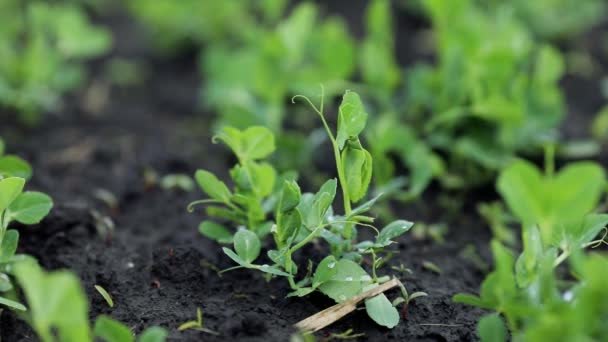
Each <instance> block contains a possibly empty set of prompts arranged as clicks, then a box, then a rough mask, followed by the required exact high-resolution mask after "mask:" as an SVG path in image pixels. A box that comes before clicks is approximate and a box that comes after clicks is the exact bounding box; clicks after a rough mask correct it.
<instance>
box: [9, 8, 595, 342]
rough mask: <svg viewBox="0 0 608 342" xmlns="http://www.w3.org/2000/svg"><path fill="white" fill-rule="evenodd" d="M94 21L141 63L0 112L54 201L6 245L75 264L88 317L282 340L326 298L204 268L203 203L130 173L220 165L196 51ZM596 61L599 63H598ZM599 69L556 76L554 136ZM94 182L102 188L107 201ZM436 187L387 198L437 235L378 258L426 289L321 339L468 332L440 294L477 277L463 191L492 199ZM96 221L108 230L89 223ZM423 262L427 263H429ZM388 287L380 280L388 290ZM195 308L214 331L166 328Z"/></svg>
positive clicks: (94, 67)
mask: <svg viewBox="0 0 608 342" xmlns="http://www.w3.org/2000/svg"><path fill="white" fill-rule="evenodd" d="M336 3H340V2H336ZM330 4H332V5H328V6H326V8H327V10H328V11H329V12H340V11H341V10H340V9H342V11H343V14H344V15H345V16H346V17H347V18H348V20H349V23H350V24H351V26H353V27H354V29H353V30H354V31H355V32H360V31H361V29H360V25H361V22H360V21H361V15H360V14H357V13H358V12H356V11H354V10H351V8H354V7H349V6H348V5H335V4H334V3H333V2H330ZM346 9H348V10H346ZM398 17H399V22H398V24H397V26H398V27H397V29H398V37H406V38H404V41H405V42H406V43H403V42H401V40H399V41H400V43H398V46H399V56H400V59H402V60H403V61H404V63H408V62H411V61H414V60H416V59H417V58H418V57H421V58H425V56H424V55H425V53H424V51H423V49H418V48H417V47H416V46H415V44H414V42H416V38H415V37H416V35H417V34H418V33H420V32H423V30H424V28H425V25H426V24H425V23H424V22H423V21H421V20H419V19H412V20H413V24H412V23H411V22H410V21H408V18H410V17H409V16H408V15H405V14H402V13H398ZM103 22H104V23H105V24H107V25H109V26H110V27H111V29H112V30H113V31H114V33H115V35H114V37H115V49H114V51H113V52H112V54H111V56H110V57H117V56H119V57H126V58H137V59H138V60H141V61H143V62H144V63H145V65H146V66H147V70H148V72H147V77H146V80H145V82H143V83H141V84H139V85H136V86H131V87H127V88H125V87H118V86H110V85H108V84H109V83H108V82H107V80H106V79H105V78H104V74H103V72H102V70H103V68H102V67H101V66H102V65H103V63H104V62H105V61H107V60H108V58H110V57H107V58H104V59H102V60H100V61H95V62H93V63H91V65H90V71H91V82H90V83H89V85H88V86H86V87H83V89H82V90H80V91H78V92H77V93H76V94H74V95H72V96H71V97H70V98H69V99H68V100H67V101H66V104H65V106H64V107H63V108H62V110H58V111H57V112H56V113H54V114H51V115H48V116H47V117H46V118H45V119H44V120H43V122H42V123H41V125H39V126H36V127H35V128H26V127H23V126H21V125H18V124H16V123H14V122H9V123H8V124H6V125H4V124H3V126H2V127H0V134H1V135H2V136H4V138H5V139H6V140H7V141H8V143H9V151H10V152H13V153H18V154H20V155H22V156H23V157H25V158H27V159H28V160H29V161H31V163H32V164H33V167H34V170H35V175H34V178H33V180H32V182H31V184H30V188H31V189H36V190H41V191H45V192H47V193H48V194H49V195H51V196H52V197H53V198H54V200H55V208H54V209H53V211H52V213H51V214H50V215H49V216H48V217H47V218H46V219H45V220H44V221H43V222H42V223H40V224H39V225H37V226H32V227H19V229H20V230H21V236H22V241H21V243H20V252H22V253H28V254H31V255H34V256H35V257H37V258H38V259H39V260H40V263H41V264H42V265H43V266H44V267H45V268H47V269H49V270H54V269H62V268H67V269H70V270H73V271H74V272H76V273H77V274H78V276H79V277H80V278H81V279H82V283H83V286H84V288H85V290H86V292H87V295H88V297H89V299H90V306H91V310H90V311H91V319H94V318H95V317H97V316H98V315H100V314H107V315H111V316H112V317H113V318H115V319H118V320H120V321H122V322H125V323H126V324H127V325H128V326H129V327H131V328H132V329H133V330H134V331H136V332H140V331H141V330H143V329H144V328H145V327H149V326H152V325H161V326H163V327H166V328H168V329H169V330H170V337H169V341H232V340H239V341H286V340H288V339H289V338H290V336H291V335H292V334H293V333H294V332H295V331H294V329H293V327H292V326H293V324H294V323H296V322H298V321H300V320H302V319H304V318H306V317H308V316H310V315H312V314H314V313H316V312H318V311H321V310H323V309H325V308H327V307H328V306H330V305H332V304H333V303H332V302H331V300H329V299H327V298H325V297H324V296H322V295H320V294H314V295H312V296H309V297H307V298H286V295H287V293H288V286H287V285H286V283H285V282H284V281H282V280H281V279H277V280H272V281H270V282H266V281H265V280H264V279H263V278H262V277H260V275H259V274H256V273H251V272H248V271H245V270H236V271H232V272H228V273H224V274H222V275H221V276H220V275H219V274H218V272H217V270H218V269H224V268H227V267H230V266H232V265H231V263H230V261H229V260H228V259H227V258H226V257H225V256H224V255H223V253H222V251H221V248H220V246H218V245H216V244H215V243H213V242H211V241H209V240H207V239H205V238H204V237H203V236H201V235H200V234H199V233H198V231H197V227H198V224H199V223H200V221H201V220H202V219H204V214H203V213H201V212H195V213H193V214H190V213H188V212H187V211H186V207H187V205H188V203H189V202H190V201H192V200H195V199H198V198H200V197H202V194H201V193H200V192H199V191H194V192H192V193H188V192H183V191H180V190H163V189H161V188H159V187H158V186H156V185H155V184H154V182H153V181H151V180H150V179H151V178H150V177H149V176H148V177H145V176H144V175H146V174H147V175H150V174H151V173H152V172H151V171H152V170H153V171H154V172H156V173H157V174H159V175H166V174H172V173H186V174H192V173H193V172H194V171H195V170H196V169H197V168H205V169H208V170H211V171H214V172H217V173H218V174H221V175H224V178H226V177H227V173H226V170H227V169H228V168H229V166H230V165H231V163H232V162H233V160H232V158H231V156H230V154H229V153H228V151H226V149H224V148H222V147H221V146H217V145H213V144H211V137H210V131H211V129H210V124H211V122H212V121H213V117H214V116H213V113H208V112H204V110H201V109H200V108H201V104H200V103H198V101H197V98H198V95H199V84H200V79H199V76H198V72H197V65H196V55H195V54H194V53H187V52H186V53H183V54H182V55H181V56H180V57H176V58H159V57H155V56H154V55H153V54H152V53H151V49H150V47H149V46H148V45H147V44H146V42H144V41H142V39H140V38H141V28H139V27H136V26H134V25H133V24H132V20H131V19H130V18H128V17H126V16H125V15H124V14H121V13H112V14H111V15H110V16H109V17H108V18H104V19H103ZM604 28H605V27H604ZM605 32H606V30H605V29H604V30H596V31H594V32H592V33H591V34H590V38H587V39H584V40H582V41H581V43H580V44H581V45H582V47H583V48H585V49H587V51H593V49H594V45H593V44H592V42H593V38H591V37H593V36H598V35H603V34H605ZM593 53H594V54H595V53H597V54H603V53H605V52H602V51H599V52H598V51H593ZM601 58H603V59H604V60H605V59H606V56H605V55H602V57H601ZM599 67H600V71H602V70H604V71H605V70H606V69H605V68H604V67H605V65H604V66H601V65H600V66H599ZM599 75H601V73H599V72H598V75H594V76H592V77H580V76H569V77H567V78H566V80H565V81H564V89H565V90H566V91H567V94H568V101H569V102H568V103H569V106H570V116H569V117H568V119H567V121H566V122H567V124H566V125H564V127H565V128H564V134H565V135H566V136H569V137H575V138H580V137H584V136H585V135H586V133H585V132H586V127H587V126H586V125H587V124H588V122H589V118H590V115H584V113H587V114H590V113H595V112H596V111H597V110H598V109H599V107H600V106H601V104H602V103H601V102H602V100H601V95H600V91H599V87H598V86H597V85H598V83H599V78H600V77H599ZM604 75H605V73H604ZM581 89H583V90H581ZM581 91H584V93H583V94H582V95H581ZM83 99H85V100H83ZM5 114H6V113H5ZM8 114H9V115H8V117H11V114H10V113H8ZM5 116H6V115H5ZM602 159H604V160H605V158H602ZM319 167H320V168H321V169H328V168H329V167H327V166H324V165H320V166H319ZM104 194H105V195H104ZM108 194H112V196H111V197H113V198H112V199H111V200H108V199H107V197H108ZM104 198H106V199H104ZM446 198H447V200H448V201H460V200H462V198H461V197H453V198H452V197H449V196H447V197H446V196H445V195H440V192H439V191H438V189H431V191H429V193H428V194H427V195H425V196H424V198H423V199H421V200H420V201H417V202H416V203H410V204H398V205H395V206H394V207H393V210H394V212H395V213H396V214H397V215H398V216H399V217H402V218H405V219H408V220H412V221H418V222H420V221H425V222H442V221H446V222H449V224H448V228H449V232H448V234H447V235H446V237H445V242H443V243H438V242H436V241H432V240H429V239H420V240H418V239H415V238H414V237H412V235H411V234H409V235H406V236H405V237H403V238H402V239H401V240H400V242H399V244H397V245H395V246H393V247H394V249H395V250H398V252H399V253H398V254H396V256H395V257H394V258H393V259H391V261H390V263H389V266H395V267H400V266H402V265H403V266H404V267H405V268H409V269H410V270H411V272H399V271H395V270H393V269H391V268H389V267H387V268H385V269H384V271H385V272H392V273H394V275H396V276H398V277H399V278H400V279H401V280H402V281H403V282H404V284H405V285H406V287H407V289H408V291H410V293H411V292H414V291H424V292H427V293H428V294H429V296H428V297H425V298H419V299H417V300H415V301H414V302H412V303H411V304H410V306H409V308H408V310H407V312H406V313H404V319H402V322H401V323H400V324H399V325H398V326H397V327H396V328H395V329H393V330H388V329H384V328H381V327H379V326H377V325H375V324H374V323H373V322H372V321H371V320H370V319H369V318H368V317H366V314H365V312H364V311H361V310H360V311H357V312H355V313H353V314H351V315H350V316H348V317H346V318H345V319H343V320H341V321H340V322H338V323H336V324H334V325H332V326H331V327H329V328H327V329H325V330H323V331H322V332H320V333H318V334H317V337H318V338H320V339H324V338H325V339H329V337H330V334H331V333H341V332H344V331H346V330H348V329H353V331H354V333H357V334H364V336H362V337H360V338H359V339H360V340H369V341H384V340H396V341H471V340H476V339H477V337H476V334H475V326H476V322H477V320H478V319H479V318H480V316H481V315H483V313H484V312H483V311H481V310H478V309H475V308H471V307H468V306H463V305H459V304H455V303H453V302H452V301H451V297H452V296H453V295H454V294H456V293H460V292H469V293H477V291H478V288H479V285H480V283H481V282H482V280H483V278H484V270H483V267H481V266H482V265H479V263H476V262H474V261H472V260H471V259H470V258H467V257H465V256H464V255H463V253H462V251H463V250H464V249H465V248H466V247H467V246H474V247H475V248H476V250H477V253H478V254H479V255H480V257H481V259H482V261H483V262H484V263H486V264H491V259H490V253H489V251H488V248H487V245H488V242H489V240H490V238H491V234H490V232H489V229H488V228H487V227H486V225H485V224H484V222H483V221H482V220H481V219H480V218H479V217H478V216H477V215H476V214H475V203H476V201H479V200H489V199H493V198H495V194H494V192H493V191H492V187H491V186H489V187H487V188H485V189H481V190H479V191H477V192H475V193H472V194H469V195H467V197H466V199H467V200H466V204H465V206H464V208H463V209H462V210H461V211H460V212H459V213H458V215H457V216H453V215H447V214H446V211H445V210H444V209H442V207H441V206H440V205H439V204H438V203H439V202H442V201H443V202H444V201H446ZM108 221H111V222H112V223H113V226H114V230H113V232H112V233H111V234H103V232H102V230H103V228H104V227H107V226H108V224H107V223H108ZM319 248H321V249H322V247H316V246H313V247H311V248H309V249H307V250H305V251H304V253H303V254H304V255H303V256H302V259H303V260H305V259H306V258H307V257H308V256H310V257H311V258H316V257H315V254H317V255H318V253H324V251H322V250H319ZM429 263H432V264H434V265H436V266H437V267H438V268H439V270H440V271H441V272H437V271H434V270H432V269H431V268H430V267H428V264H429ZM94 285H101V286H102V287H104V288H105V289H106V290H108V292H109V293H110V294H111V295H112V297H113V299H114V302H115V304H116V305H115V307H114V308H109V307H108V305H107V304H106V303H105V301H104V300H103V298H102V297H101V296H100V295H99V294H98V293H97V292H96V291H95V289H94ZM397 294H398V293H397V292H389V297H390V296H396V295H397ZM197 308H201V309H202V311H203V316H204V326H205V327H206V328H208V329H211V330H213V331H215V332H217V335H213V334H208V333H202V332H195V331H187V332H178V331H177V329H176V328H177V327H178V326H179V325H180V324H181V323H184V322H186V321H189V320H192V319H194V318H195V317H196V310H197ZM0 338H1V339H2V341H9V342H18V341H36V340H37V338H36V337H35V334H34V333H33V332H32V331H31V330H30V329H29V328H28V327H27V325H26V324H24V323H23V322H21V321H20V320H18V319H17V318H16V317H15V316H14V315H13V314H12V313H10V312H3V313H2V315H1V317H0Z"/></svg>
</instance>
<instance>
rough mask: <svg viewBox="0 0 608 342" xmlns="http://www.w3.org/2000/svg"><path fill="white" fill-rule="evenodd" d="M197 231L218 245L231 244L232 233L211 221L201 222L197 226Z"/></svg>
mask: <svg viewBox="0 0 608 342" xmlns="http://www.w3.org/2000/svg"><path fill="white" fill-rule="evenodd" d="M198 231H199V232H200V233H201V234H203V235H204V236H206V237H207V238H209V239H211V240H215V241H217V242H219V243H225V244H230V243H232V233H231V232H230V231H229V230H228V229H227V228H226V227H224V226H222V225H220V224H217V223H215V222H211V221H203V222H201V224H200V225H199V226H198Z"/></svg>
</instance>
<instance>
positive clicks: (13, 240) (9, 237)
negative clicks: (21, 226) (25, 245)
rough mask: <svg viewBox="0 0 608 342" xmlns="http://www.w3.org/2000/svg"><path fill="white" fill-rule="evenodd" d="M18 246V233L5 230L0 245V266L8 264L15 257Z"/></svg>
mask: <svg viewBox="0 0 608 342" xmlns="http://www.w3.org/2000/svg"><path fill="white" fill-rule="evenodd" d="M18 244H19V232H18V231H16V230H14V229H9V230H7V231H6V234H5V235H4V239H3V240H2V245H0V264H3V263H6V262H8V261H9V260H10V259H11V258H12V257H13V255H15V252H16V251H17V245H18Z"/></svg>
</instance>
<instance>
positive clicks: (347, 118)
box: [336, 91, 367, 150]
mask: <svg viewBox="0 0 608 342" xmlns="http://www.w3.org/2000/svg"><path fill="white" fill-rule="evenodd" d="M366 123H367V112H366V111H365V108H364V107H363V102H361V98H360V97H359V95H358V94H357V93H355V92H352V91H347V92H346V93H345V94H344V96H343V98H342V103H341V104H340V108H339V114H338V135H337V137H336V140H337V143H338V147H339V148H340V150H341V149H343V148H344V144H345V143H346V141H347V140H348V139H350V138H354V137H357V136H358V135H359V134H360V133H361V132H362V131H363V129H364V128H365V125H366Z"/></svg>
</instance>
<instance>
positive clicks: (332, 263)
mask: <svg viewBox="0 0 608 342" xmlns="http://www.w3.org/2000/svg"><path fill="white" fill-rule="evenodd" d="M334 267H336V263H335V262H330V263H329V264H327V268H334Z"/></svg>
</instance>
